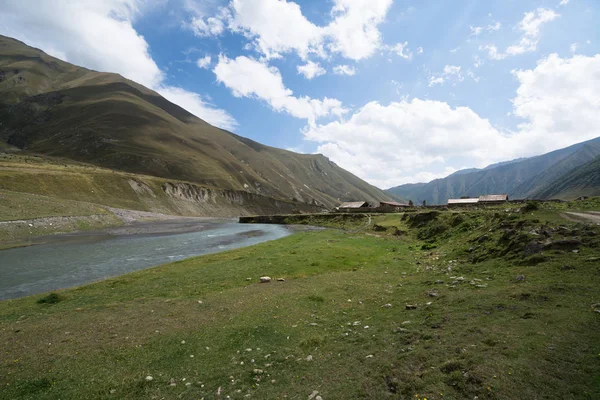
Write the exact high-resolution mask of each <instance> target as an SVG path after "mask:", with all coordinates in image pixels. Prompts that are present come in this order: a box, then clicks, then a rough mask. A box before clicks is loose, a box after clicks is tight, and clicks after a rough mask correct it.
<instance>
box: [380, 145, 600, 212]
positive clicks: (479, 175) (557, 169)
mask: <svg viewBox="0 0 600 400" xmlns="http://www.w3.org/2000/svg"><path fill="white" fill-rule="evenodd" d="M599 155H600V139H594V140H590V141H588V142H584V143H579V144H576V145H573V146H570V147H567V148H564V149H560V150H556V151H553V152H551V153H547V154H544V155H541V156H537V157H531V158H527V159H523V160H517V161H515V162H510V163H501V164H499V165H497V166H496V167H494V168H486V169H483V170H478V171H476V172H470V173H466V174H453V175H450V176H448V177H446V178H443V179H436V180H434V181H431V182H429V183H427V184H425V185H413V186H407V185H401V186H398V187H395V188H391V189H388V192H389V193H392V194H399V193H402V194H403V196H405V197H407V198H409V199H411V200H413V201H414V202H415V203H417V202H422V201H423V200H426V201H427V203H429V204H444V203H446V202H447V200H448V199H449V198H459V197H462V196H470V197H479V196H480V195H483V194H491V193H508V194H509V195H511V197H514V198H525V197H529V196H531V195H532V194H533V193H535V192H536V191H539V190H540V188H542V187H543V186H545V185H547V184H549V183H550V182H553V181H554V180H556V179H558V178H559V177H560V176H561V175H562V174H564V173H565V172H567V171H569V170H570V169H572V168H573V167H576V166H578V165H581V163H584V162H586V161H589V160H591V159H593V158H594V157H596V156H599Z"/></svg>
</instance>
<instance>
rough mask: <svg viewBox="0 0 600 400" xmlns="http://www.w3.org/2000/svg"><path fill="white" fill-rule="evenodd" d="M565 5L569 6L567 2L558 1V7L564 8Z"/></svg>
mask: <svg viewBox="0 0 600 400" xmlns="http://www.w3.org/2000/svg"><path fill="white" fill-rule="evenodd" d="M567 4H569V0H560V3H558V6H559V7H560V6H566V5H567Z"/></svg>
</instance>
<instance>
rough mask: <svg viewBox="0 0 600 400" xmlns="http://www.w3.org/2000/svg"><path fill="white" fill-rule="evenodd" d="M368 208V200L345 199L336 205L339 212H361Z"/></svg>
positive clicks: (369, 207) (369, 206)
mask: <svg viewBox="0 0 600 400" xmlns="http://www.w3.org/2000/svg"><path fill="white" fill-rule="evenodd" d="M370 209H371V205H370V204H369V202H368V201H347V202H344V203H342V204H340V205H339V206H338V207H337V210H338V211H341V212H361V211H368V210H370Z"/></svg>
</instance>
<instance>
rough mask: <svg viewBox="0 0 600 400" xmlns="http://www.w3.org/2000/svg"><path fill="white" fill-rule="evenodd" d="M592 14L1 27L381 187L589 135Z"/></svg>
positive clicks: (279, 1)
mask: <svg viewBox="0 0 600 400" xmlns="http://www.w3.org/2000/svg"><path fill="white" fill-rule="evenodd" d="M599 20H600V4H599V3H598V2H597V1H595V0H570V1H566V0H551V1H543V0H542V1H533V0H519V1H516V0H504V1H476V0H453V1H442V0H420V1H417V0H395V1H393V0H331V1H308V0H307V1H299V0H298V1H295V2H292V1H283V0H206V1H194V0H158V1H144V0H106V1H102V2H99V1H94V0H83V1H77V2H75V1H67V0H64V1H56V2H54V1H44V0H20V1H16V0H8V2H7V5H6V6H4V7H3V9H2V10H0V34H5V35H9V36H13V37H16V38H18V39H20V40H23V41H25V42H26V43H28V44H31V45H33V46H36V47H39V48H41V49H42V50H44V51H46V52H48V53H50V54H52V55H54V56H57V57H59V58H62V59H65V60H67V61H69V62H73V63H76V64H79V65H83V66H86V67H89V68H93V69H97V70H101V71H108V72H118V73H121V74H122V75H123V76H125V77H127V78H129V79H132V80H135V81H137V82H139V83H141V84H144V85H146V86H148V87H150V88H152V89H154V90H156V91H158V92H159V93H160V94H162V95H163V96H165V97H167V98H168V99H169V100H171V101H173V102H175V103H177V104H179V105H181V106H182V107H184V108H186V109H188V110H189V111H191V112H193V113H194V114H196V115H198V116H199V117H201V118H203V119H205V120H207V121H208V122H211V123H213V124H215V125H218V126H220V127H223V128H226V129H228V130H231V131H233V132H235V133H237V134H240V135H243V136H246V137H249V138H251V139H254V140H256V141H259V142H261V143H264V144H267V145H271V146H276V147H281V148H287V149H292V150H294V151H300V152H306V153H313V152H320V153H323V154H325V155H326V156H328V157H330V158H331V159H332V160H333V161H335V162H336V163H338V164H339V165H340V166H342V167H344V168H346V169H348V170H350V171H351V172H353V173H355V174H356V175H358V176H360V177H361V178H363V179H366V180H367V181H369V182H370V183H373V184H375V185H377V186H380V187H383V188H386V187H390V186H395V185H397V184H402V183H408V182H417V181H428V180H431V179H434V178H437V177H442V176H445V175H448V174H450V173H452V172H454V171H456V170H458V169H461V168H466V167H484V166H485V165H487V164H491V163H494V162H498V161H502V160H507V159H512V158H517V157H523V156H532V155H536V154H541V153H544V152H547V151H551V150H554V149H557V148H560V147H565V146H567V145H570V144H573V143H577V142H580V141H583V140H587V139H591V138H594V137H597V136H600V129H598V127H599V126H600V100H599V95H598V93H600V37H599V36H600V35H599V33H600V29H599V28H598V26H600V24H599V23H598V21H599ZM344 72H345V73H344Z"/></svg>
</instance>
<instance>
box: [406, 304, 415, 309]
mask: <svg viewBox="0 0 600 400" xmlns="http://www.w3.org/2000/svg"><path fill="white" fill-rule="evenodd" d="M406 309H407V310H416V309H417V305H416V304H407V305H406Z"/></svg>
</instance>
